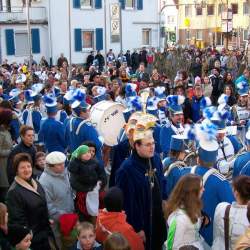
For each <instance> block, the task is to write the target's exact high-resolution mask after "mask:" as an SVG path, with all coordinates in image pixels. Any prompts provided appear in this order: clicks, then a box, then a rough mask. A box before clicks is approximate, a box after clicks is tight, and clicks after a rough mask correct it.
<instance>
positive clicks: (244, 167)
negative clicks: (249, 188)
mask: <svg viewBox="0 0 250 250" xmlns="http://www.w3.org/2000/svg"><path fill="white" fill-rule="evenodd" d="M246 141H247V152H245V153H243V154H241V155H239V156H238V157H237V158H236V160H235V162H234V167H233V177H237V176H238V175H239V174H240V175H248V176H250V128H248V132H247V133H246Z"/></svg>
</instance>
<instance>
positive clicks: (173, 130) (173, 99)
mask: <svg viewBox="0 0 250 250" xmlns="http://www.w3.org/2000/svg"><path fill="white" fill-rule="evenodd" d="M184 101H185V97H183V96H177V95H170V96H168V97H167V102H168V105H169V107H168V109H169V115H170V121H169V122H168V123H166V124H165V125H164V126H163V127H162V128H161V131H160V145H161V149H162V151H163V154H164V157H166V156H167V154H168V152H169V150H170V142H171V136H172V135H178V134H182V133H183V132H184V128H183V126H182V122H183V110H182V106H181V105H182V104H183V103H184Z"/></svg>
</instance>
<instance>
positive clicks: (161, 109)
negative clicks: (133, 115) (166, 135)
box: [155, 87, 168, 126]
mask: <svg viewBox="0 0 250 250" xmlns="http://www.w3.org/2000/svg"><path fill="white" fill-rule="evenodd" d="M155 97H156V100H157V101H156V104H157V108H158V118H159V124H160V125H161V126H164V125H165V124H166V123H167V122H168V118H167V102H166V95H165V87H156V88H155Z"/></svg>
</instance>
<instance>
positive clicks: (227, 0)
mask: <svg viewBox="0 0 250 250" xmlns="http://www.w3.org/2000/svg"><path fill="white" fill-rule="evenodd" d="M226 39H227V43H226V49H228V0H227V38H226Z"/></svg>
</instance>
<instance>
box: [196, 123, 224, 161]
mask: <svg viewBox="0 0 250 250" xmlns="http://www.w3.org/2000/svg"><path fill="white" fill-rule="evenodd" d="M195 126H196V127H195V133H196V139H197V141H198V142H199V146H198V155H199V158H200V159H201V160H202V161H204V162H209V163H214V162H216V159H217V155H218V148H219V145H218V143H217V140H216V135H217V126H216V125H215V124H213V123H211V122H210V121H209V120H204V121H203V122H202V123H201V124H196V125H195Z"/></svg>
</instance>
